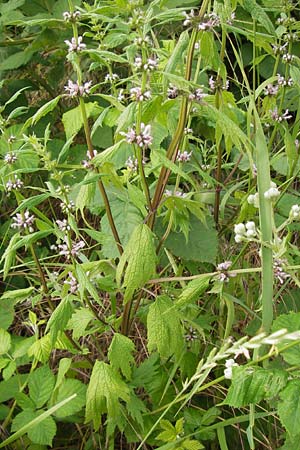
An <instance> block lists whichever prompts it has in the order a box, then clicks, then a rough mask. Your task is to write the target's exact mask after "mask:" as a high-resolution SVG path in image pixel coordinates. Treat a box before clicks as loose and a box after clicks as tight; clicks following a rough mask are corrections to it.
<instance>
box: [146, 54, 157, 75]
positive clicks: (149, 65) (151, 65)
mask: <svg viewBox="0 0 300 450" xmlns="http://www.w3.org/2000/svg"><path fill="white" fill-rule="evenodd" d="M157 67H158V59H157V58H155V57H154V58H148V59H147V62H146V64H144V70H148V71H150V72H151V71H153V70H155V69H157Z"/></svg>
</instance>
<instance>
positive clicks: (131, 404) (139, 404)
mask: <svg viewBox="0 0 300 450" xmlns="http://www.w3.org/2000/svg"><path fill="white" fill-rule="evenodd" d="M126 409H127V411H128V413H129V414H130V416H131V417H132V418H133V419H134V420H135V421H136V422H137V423H138V424H139V425H140V426H141V428H142V429H143V428H144V419H143V413H145V412H146V411H147V408H146V405H145V403H144V402H143V401H142V400H141V399H140V398H139V397H137V396H136V395H135V394H134V392H131V394H130V398H129V400H128V402H126Z"/></svg>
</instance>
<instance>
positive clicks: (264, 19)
mask: <svg viewBox="0 0 300 450" xmlns="http://www.w3.org/2000/svg"><path fill="white" fill-rule="evenodd" d="M239 3H241V4H242V6H243V7H244V8H245V10H246V11H248V12H249V13H250V14H251V16H252V18H253V19H255V20H257V21H258V22H259V23H260V24H261V25H262V26H263V27H264V28H265V29H266V30H267V31H268V32H269V33H270V34H273V35H275V28H274V25H273V23H272V21H271V19H270V18H269V16H268V15H267V13H266V12H265V11H264V9H263V8H262V7H261V6H260V5H259V4H258V3H256V1H255V0H240V1H239Z"/></svg>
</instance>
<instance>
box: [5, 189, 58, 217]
mask: <svg viewBox="0 0 300 450" xmlns="http://www.w3.org/2000/svg"><path fill="white" fill-rule="evenodd" d="M50 196H51V194H50V193H49V192H44V193H43V194H39V195H34V196H33V197H29V198H25V199H24V200H22V202H21V203H20V204H19V206H18V207H17V208H16V209H15V210H14V212H13V214H16V213H18V212H19V211H22V210H24V209H31V208H32V207H33V206H36V205H39V204H40V203H42V202H43V201H44V200H46V199H47V198H49V197H50Z"/></svg>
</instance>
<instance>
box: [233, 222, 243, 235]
mask: <svg viewBox="0 0 300 450" xmlns="http://www.w3.org/2000/svg"><path fill="white" fill-rule="evenodd" d="M234 232H235V234H241V235H243V234H245V232H246V228H245V225H244V224H243V223H237V224H235V225H234Z"/></svg>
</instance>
